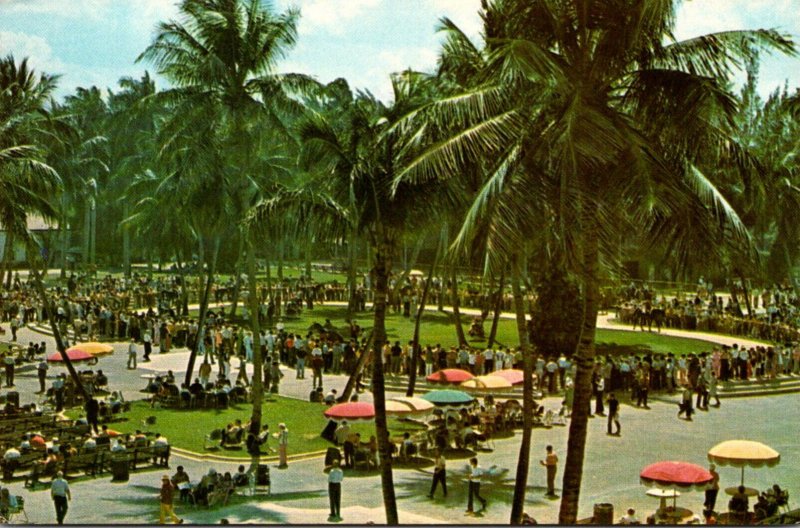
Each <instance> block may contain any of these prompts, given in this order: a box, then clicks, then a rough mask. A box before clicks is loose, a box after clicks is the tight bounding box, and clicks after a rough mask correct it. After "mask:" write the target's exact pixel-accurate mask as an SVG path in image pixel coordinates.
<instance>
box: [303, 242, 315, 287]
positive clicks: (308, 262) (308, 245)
mask: <svg viewBox="0 0 800 528" xmlns="http://www.w3.org/2000/svg"><path fill="white" fill-rule="evenodd" d="M313 246H314V243H313V240H312V236H311V233H308V235H306V240H305V247H304V248H303V252H304V253H305V258H306V271H305V276H306V277H308V278H309V279H310V278H311V250H312V249H313Z"/></svg>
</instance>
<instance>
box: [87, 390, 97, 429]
mask: <svg viewBox="0 0 800 528" xmlns="http://www.w3.org/2000/svg"><path fill="white" fill-rule="evenodd" d="M85 409H86V422H87V423H88V424H89V427H91V428H92V430H94V434H98V432H99V430H100V426H99V424H98V416H99V414H100V404H99V403H98V401H97V400H95V399H94V398H93V397H91V396H90V397H89V399H88V400H86V405H85Z"/></svg>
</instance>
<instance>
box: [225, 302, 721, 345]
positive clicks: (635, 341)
mask: <svg viewBox="0 0 800 528" xmlns="http://www.w3.org/2000/svg"><path fill="white" fill-rule="evenodd" d="M240 313H241V312H240ZM345 316H346V310H345V309H344V308H343V307H340V306H327V305H322V306H319V305H318V306H315V308H314V310H303V312H302V314H301V315H300V316H298V317H289V318H284V323H285V325H286V328H287V330H288V331H290V332H302V333H305V332H307V331H308V328H309V327H310V326H311V324H312V323H314V322H317V323H324V322H325V319H330V320H331V322H332V323H333V325H334V326H336V327H337V328H339V329H340V333H342V335H343V336H348V335H349V333H348V331H347V323H346V322H345ZM461 319H462V323H463V325H464V331H465V332H466V331H467V330H468V329H469V325H470V323H471V321H472V318H471V317H470V316H462V317H461ZM356 320H357V321H358V323H359V325H361V327H362V328H366V329H369V328H371V327H372V313H371V312H364V313H361V314H359V315H358V316H356ZM490 328H491V321H487V322H486V323H485V324H484V329H485V330H486V332H487V333H488V332H489V329H490ZM386 332H387V335H388V337H389V339H391V340H393V341H394V340H399V341H400V342H401V343H405V342H407V341H410V340H411V339H412V337H413V336H414V319H413V318H411V317H408V318H407V317H403V316H402V315H399V314H392V313H391V310H390V311H389V313H388V314H387V317H386ZM497 340H498V341H499V342H500V343H502V344H503V345H504V346H512V347H513V346H516V345H517V343H518V339H517V327H516V323H515V322H514V321H513V320H511V319H501V320H500V323H499V324H498V329H497ZM457 341H458V339H457V337H456V331H455V322H454V320H453V316H452V315H451V314H445V313H440V312H426V313H425V314H424V315H423V317H422V325H421V328H420V342H421V343H422V344H423V345H427V344H431V345H435V344H436V343H441V344H442V345H443V346H449V345H451V344H453V343H456V342H457ZM485 343H486V341H479V340H470V344H472V345H473V346H475V347H481V346H483V345H484V344H485ZM597 343H598V350H599V352H600V353H602V354H622V353H624V354H630V353H637V354H640V353H643V352H645V351H647V350H648V349H649V350H650V351H651V352H656V353H668V352H672V353H673V354H676V355H682V354H689V353H695V354H696V353H698V352H708V351H710V350H711V347H712V346H713V345H712V344H711V343H709V342H708V341H702V340H699V339H686V338H681V337H670V336H666V335H659V334H657V333H648V332H630V331H626V330H606V329H598V330H597Z"/></svg>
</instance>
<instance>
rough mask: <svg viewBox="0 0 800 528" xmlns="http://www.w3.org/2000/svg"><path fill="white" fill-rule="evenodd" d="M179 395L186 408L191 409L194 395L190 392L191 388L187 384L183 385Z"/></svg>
mask: <svg viewBox="0 0 800 528" xmlns="http://www.w3.org/2000/svg"><path fill="white" fill-rule="evenodd" d="M179 395H180V398H181V402H182V403H183V405H184V406H186V407H189V406H190V405H191V403H192V398H193V395H192V393H191V391H190V390H189V387H188V386H187V385H186V383H181V390H180V393H179Z"/></svg>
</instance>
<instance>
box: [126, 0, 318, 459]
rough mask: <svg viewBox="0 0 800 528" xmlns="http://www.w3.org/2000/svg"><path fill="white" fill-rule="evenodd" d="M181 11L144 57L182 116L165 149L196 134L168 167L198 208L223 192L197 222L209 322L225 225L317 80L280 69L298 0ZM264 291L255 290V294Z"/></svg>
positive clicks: (256, 423) (247, 197) (193, 3)
mask: <svg viewBox="0 0 800 528" xmlns="http://www.w3.org/2000/svg"><path fill="white" fill-rule="evenodd" d="M180 16H181V19H180V20H179V21H170V22H166V23H161V24H159V26H158V32H157V35H156V37H155V38H154V40H153V42H152V43H151V44H150V45H149V46H148V48H147V49H146V50H145V51H144V52H143V53H142V54H141V56H140V57H139V60H147V61H150V62H151V63H153V64H154V65H155V66H156V67H157V68H158V70H159V73H161V74H162V75H164V76H165V77H167V78H168V79H169V80H170V81H171V82H172V83H173V85H174V88H172V89H170V90H167V91H165V92H164V95H163V97H164V98H166V99H167V100H169V101H170V102H171V103H172V108H171V109H172V110H173V112H174V113H173V115H174V118H173V119H171V120H169V121H168V122H167V123H165V126H164V127H163V130H162V131H161V137H162V138H163V141H162V152H165V151H166V150H171V147H172V146H174V145H184V144H186V143H185V140H186V139H189V140H190V144H191V146H190V147H189V148H188V150H189V151H190V152H186V151H184V152H181V153H175V152H174V151H172V152H170V153H169V155H168V156H165V157H166V158H167V161H168V163H167V165H168V166H169V170H168V173H170V174H172V175H174V177H173V179H175V180H176V181H177V180H188V182H186V181H185V182H184V183H182V184H181V185H188V186H190V187H191V191H192V192H191V194H190V196H192V197H196V200H194V199H191V200H190V202H193V203H191V204H190V207H191V208H194V207H196V209H195V210H194V211H191V212H190V214H196V213H197V212H198V211H206V210H208V203H207V202H206V200H207V198H208V196H209V195H211V196H215V197H217V198H216V200H219V203H218V206H217V207H216V208H215V210H214V211H213V212H212V214H211V215H210V217H209V218H207V219H206V220H203V221H201V222H202V225H198V226H197V228H198V229H197V233H198V237H199V239H200V240H201V241H207V242H204V244H205V245H211V246H212V247H213V250H212V251H211V255H210V256H208V257H207V258H206V266H207V272H208V274H207V279H206V286H205V289H204V291H203V296H202V299H201V304H200V314H199V322H198V325H199V328H200V329H201V331H202V329H203V328H204V325H205V317H206V313H207V309H208V296H209V293H210V290H211V286H212V282H213V277H214V271H215V265H216V256H217V254H218V252H219V246H220V243H221V240H222V237H223V236H224V235H223V231H224V229H225V228H229V229H231V226H234V227H233V228H232V229H236V226H238V225H239V222H238V220H240V219H241V218H243V217H244V215H245V213H246V210H245V209H243V207H245V206H249V205H251V204H252V200H253V197H252V192H251V191H252V185H251V183H250V182H251V180H252V177H253V176H254V175H255V174H256V172H255V170H256V169H257V168H258V160H257V156H255V155H254V152H255V149H256V148H257V147H259V146H261V145H262V142H263V141H264V140H265V139H266V138H267V137H268V138H274V137H276V136H278V135H279V133H282V134H283V135H284V136H286V135H288V131H287V127H286V123H285V118H286V116H291V115H293V114H296V113H297V112H298V110H299V105H298V104H297V103H296V102H295V101H294V100H293V99H292V98H291V97H289V93H290V92H292V91H298V90H302V89H303V88H305V87H307V86H308V85H311V84H313V82H312V81H311V80H310V79H309V78H308V77H305V76H302V75H297V74H279V73H277V72H276V66H277V64H278V61H279V60H280V59H281V58H282V57H283V56H284V55H285V53H286V51H288V50H289V49H290V48H291V47H292V46H294V44H295V42H296V39H297V20H298V17H299V12H298V11H297V10H296V9H288V10H287V11H285V12H283V13H275V12H273V10H272V9H271V6H270V5H269V4H263V3H262V2H261V1H260V0H199V1H198V0H184V1H183V2H181V4H180ZM265 127H270V128H271V129H272V130H273V132H272V134H271V135H270V136H264V135H263V131H264V129H265ZM200 131H202V132H200ZM198 140H199V141H198ZM211 149H213V152H211V153H209V152H208V151H209V150H211ZM191 151H194V153H193V152H191ZM176 154H177V155H176ZM187 164H188V165H187ZM192 164H194V166H192ZM208 220H211V221H210V222H209V221H208ZM231 220H233V221H231ZM244 246H245V245H244V244H243V245H242V246H241V247H242V249H244ZM250 247H251V248H252V247H253V245H252V243H251V245H250ZM209 257H210V258H209ZM247 258H248V260H249V262H248V269H249V270H251V272H253V273H254V271H253V270H255V260H254V259H255V251H254V250H252V249H251V250H250V251H247ZM254 280H255V278H254V277H251V281H254ZM255 297H256V292H255V291H251V298H253V299H254V298H255ZM258 313H259V311H258V310H253V311H252V330H253V351H254V361H253V363H254V367H255V372H254V376H253V387H254V390H253V410H252V419H251V424H252V427H253V428H254V429H255V430H258V429H260V425H261V403H262V401H261V395H262V387H261V370H262V369H261V360H262V358H261V346H260V342H259V328H258ZM197 341H199V339H198V340H196V342H195V343H193V346H192V351H191V354H190V357H189V363H188V365H187V372H186V382H187V383H189V382H190V381H191V377H192V373H193V370H194V364H195V359H196V356H197V346H198V343H197ZM255 463H257V460H256V461H254V464H255Z"/></svg>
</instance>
